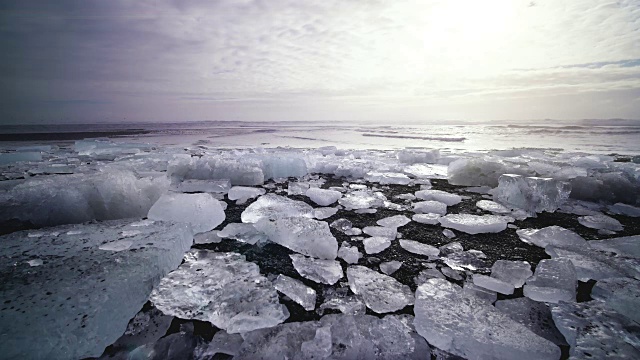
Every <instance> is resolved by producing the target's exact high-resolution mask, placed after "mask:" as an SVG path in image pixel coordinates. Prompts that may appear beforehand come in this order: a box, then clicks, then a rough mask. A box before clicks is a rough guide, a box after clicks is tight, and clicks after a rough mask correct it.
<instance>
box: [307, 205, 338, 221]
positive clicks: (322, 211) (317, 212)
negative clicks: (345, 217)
mask: <svg viewBox="0 0 640 360" xmlns="http://www.w3.org/2000/svg"><path fill="white" fill-rule="evenodd" d="M337 212H338V208H335V207H321V208H315V209H313V217H314V218H316V219H318V220H322V219H326V218H330V217H332V216H333V215H335V214H336V213H337Z"/></svg>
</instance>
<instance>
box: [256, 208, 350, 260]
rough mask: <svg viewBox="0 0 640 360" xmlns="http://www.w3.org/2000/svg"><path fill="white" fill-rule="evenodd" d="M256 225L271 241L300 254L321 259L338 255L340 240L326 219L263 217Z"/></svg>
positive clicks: (333, 257)
mask: <svg viewBox="0 0 640 360" xmlns="http://www.w3.org/2000/svg"><path fill="white" fill-rule="evenodd" d="M245 211H246V210H245ZM254 227H255V228H256V229H257V230H258V231H259V232H262V233H264V234H265V235H266V236H267V237H268V238H269V240H270V241H272V242H274V243H276V244H280V245H282V246H284V247H287V248H289V249H291V250H293V251H296V252H299V253H300V254H304V255H308V256H313V257H317V258H320V259H335V258H336V256H337V255H338V241H337V240H336V238H335V237H334V236H333V235H332V234H331V230H330V229H329V224H327V223H326V222H325V221H318V220H313V219H310V218H307V217H286V218H280V219H277V220H275V221H271V220H268V219H262V220H261V221H258V222H257V223H255V224H254Z"/></svg>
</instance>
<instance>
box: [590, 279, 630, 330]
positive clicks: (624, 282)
mask: <svg viewBox="0 0 640 360" xmlns="http://www.w3.org/2000/svg"><path fill="white" fill-rule="evenodd" d="M591 297H592V298H594V299H596V300H600V301H603V302H604V303H605V305H606V306H607V307H608V308H610V309H613V310H615V311H617V312H618V313H620V314H622V315H624V316H626V317H628V318H629V319H631V320H633V321H635V322H637V323H638V324H640V313H638V308H640V281H638V280H636V279H632V278H622V277H621V278H608V279H602V280H599V281H598V282H596V284H595V286H594V287H593V289H592V290H591Z"/></svg>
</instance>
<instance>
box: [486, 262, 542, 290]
mask: <svg viewBox="0 0 640 360" xmlns="http://www.w3.org/2000/svg"><path fill="white" fill-rule="evenodd" d="M531 275H533V272H531V264H529V263H528V262H526V261H509V260H497V261H496V262H495V263H494V264H493V266H492V267H491V277H492V278H496V279H499V280H502V281H504V282H506V283H508V284H511V285H512V286H514V287H516V288H519V287H522V285H524V282H525V281H526V280H527V279H528V278H530V277H531Z"/></svg>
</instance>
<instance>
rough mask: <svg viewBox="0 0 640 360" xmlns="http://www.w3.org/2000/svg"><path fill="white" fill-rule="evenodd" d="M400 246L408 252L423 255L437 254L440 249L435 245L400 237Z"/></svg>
mask: <svg viewBox="0 0 640 360" xmlns="http://www.w3.org/2000/svg"><path fill="white" fill-rule="evenodd" d="M400 246H401V247H402V248H403V249H405V250H407V251H408V252H410V253H414V254H417V255H424V256H438V254H440V249H438V248H437V247H434V246H431V245H428V244H423V243H421V242H418V241H415V240H409V239H400Z"/></svg>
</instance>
